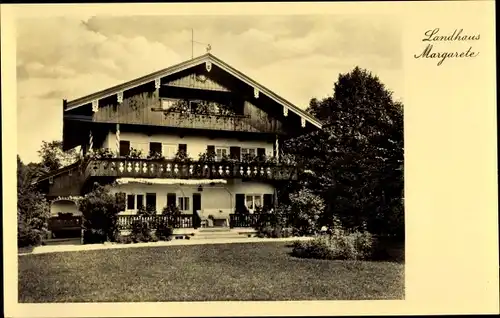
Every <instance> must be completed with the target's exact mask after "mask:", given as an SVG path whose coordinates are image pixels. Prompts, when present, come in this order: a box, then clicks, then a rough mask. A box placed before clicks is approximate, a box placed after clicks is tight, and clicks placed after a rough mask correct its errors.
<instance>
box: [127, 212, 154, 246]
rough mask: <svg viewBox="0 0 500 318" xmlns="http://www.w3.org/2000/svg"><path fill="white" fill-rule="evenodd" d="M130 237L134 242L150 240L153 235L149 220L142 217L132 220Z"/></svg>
mask: <svg viewBox="0 0 500 318" xmlns="http://www.w3.org/2000/svg"><path fill="white" fill-rule="evenodd" d="M130 238H131V239H132V241H133V242H134V243H139V242H151V241H152V240H153V235H152V231H151V224H150V222H149V221H147V220H144V219H142V218H141V219H136V220H134V221H133V222H132V228H131V231H130Z"/></svg>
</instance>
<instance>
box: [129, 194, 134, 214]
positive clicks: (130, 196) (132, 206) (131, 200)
mask: <svg viewBox="0 0 500 318" xmlns="http://www.w3.org/2000/svg"><path fill="white" fill-rule="evenodd" d="M134 209H135V194H129V195H127V210H134Z"/></svg>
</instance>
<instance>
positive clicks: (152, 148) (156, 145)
mask: <svg viewBox="0 0 500 318" xmlns="http://www.w3.org/2000/svg"><path fill="white" fill-rule="evenodd" d="M149 153H150V154H151V155H153V154H159V155H161V142H150V143H149Z"/></svg>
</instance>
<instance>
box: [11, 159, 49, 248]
mask: <svg viewBox="0 0 500 318" xmlns="http://www.w3.org/2000/svg"><path fill="white" fill-rule="evenodd" d="M35 175H36V171H34V170H32V169H31V168H30V167H29V166H26V165H24V164H23V163H22V161H21V159H20V158H19V156H18V157H17V243H18V247H25V246H37V245H40V244H41V243H42V240H43V238H45V237H46V236H47V234H48V230H47V222H48V219H49V216H50V209H49V204H48V203H47V201H46V199H45V196H44V195H43V194H42V193H40V192H39V191H37V190H36V189H35V188H34V187H33V185H32V181H33V178H34V177H35Z"/></svg>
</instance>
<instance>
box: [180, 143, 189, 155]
mask: <svg viewBox="0 0 500 318" xmlns="http://www.w3.org/2000/svg"><path fill="white" fill-rule="evenodd" d="M179 152H184V153H187V145H186V144H179Z"/></svg>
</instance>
